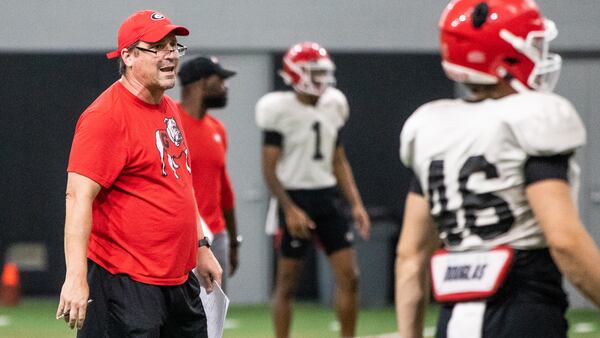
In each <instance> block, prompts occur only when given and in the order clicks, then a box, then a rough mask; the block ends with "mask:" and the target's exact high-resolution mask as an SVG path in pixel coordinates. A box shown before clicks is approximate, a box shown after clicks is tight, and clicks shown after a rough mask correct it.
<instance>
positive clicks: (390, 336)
mask: <svg viewBox="0 0 600 338" xmlns="http://www.w3.org/2000/svg"><path fill="white" fill-rule="evenodd" d="M434 335H435V327H433V326H430V327H426V328H425V329H424V330H423V336H424V337H425V338H432V337H433V336H434ZM357 338H401V337H400V335H399V334H398V333H397V332H391V333H384V334H380V335H377V336H364V337H357Z"/></svg>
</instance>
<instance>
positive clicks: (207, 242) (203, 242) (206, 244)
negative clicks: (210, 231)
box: [198, 237, 210, 248]
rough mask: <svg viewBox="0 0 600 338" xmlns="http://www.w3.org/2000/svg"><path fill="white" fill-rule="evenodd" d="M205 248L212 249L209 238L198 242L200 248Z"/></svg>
mask: <svg viewBox="0 0 600 338" xmlns="http://www.w3.org/2000/svg"><path fill="white" fill-rule="evenodd" d="M203 246H205V247H207V248H210V242H209V241H208V237H204V238H202V239H200V240H198V247H199V248H201V247H203Z"/></svg>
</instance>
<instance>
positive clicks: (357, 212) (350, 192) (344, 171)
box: [333, 145, 371, 239]
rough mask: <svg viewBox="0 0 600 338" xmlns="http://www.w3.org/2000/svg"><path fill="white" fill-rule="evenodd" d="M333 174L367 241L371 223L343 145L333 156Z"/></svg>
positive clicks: (338, 146)
mask: <svg viewBox="0 0 600 338" xmlns="http://www.w3.org/2000/svg"><path fill="white" fill-rule="evenodd" d="M333 174H334V175H335V178H336V180H337V182H338V185H339V187H340V189H341V190H342V193H343V194H344V196H345V197H346V199H347V200H348V202H349V203H350V206H351V207H352V216H353V218H354V221H355V222H356V226H357V227H358V229H359V232H360V235H361V236H362V237H363V238H365V239H367V238H368V237H369V230H370V229H371V221H370V220H369V215H368V214H367V212H366V210H365V208H364V206H363V202H362V199H361V198H360V194H359V193H358V188H356V182H355V181H354V175H353V174H352V168H351V167H350V163H348V159H347V158H346V152H345V151H344V147H343V146H342V145H337V146H336V148H335V153H334V154H333Z"/></svg>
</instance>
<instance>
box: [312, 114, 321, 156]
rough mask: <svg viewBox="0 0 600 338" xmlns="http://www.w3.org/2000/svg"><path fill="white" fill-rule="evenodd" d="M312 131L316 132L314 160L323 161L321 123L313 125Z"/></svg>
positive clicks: (316, 122)
mask: <svg viewBox="0 0 600 338" xmlns="http://www.w3.org/2000/svg"><path fill="white" fill-rule="evenodd" d="M312 130H313V131H314V132H315V154H314V155H313V160H317V161H319V160H322V159H323V154H322V153H321V124H320V123H319V121H315V123H313V125H312Z"/></svg>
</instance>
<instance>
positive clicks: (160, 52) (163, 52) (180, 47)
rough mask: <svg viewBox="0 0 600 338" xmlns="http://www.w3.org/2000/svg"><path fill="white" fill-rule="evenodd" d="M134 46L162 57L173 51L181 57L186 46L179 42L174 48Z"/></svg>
mask: <svg viewBox="0 0 600 338" xmlns="http://www.w3.org/2000/svg"><path fill="white" fill-rule="evenodd" d="M135 48H137V49H139V50H141V51H142V52H148V53H152V54H154V55H156V56H158V57H160V58H164V57H165V56H167V55H169V54H171V53H173V52H175V53H177V56H179V57H182V56H184V55H185V52H186V51H187V47H186V46H184V45H181V44H177V46H176V47H175V49H160V50H154V49H148V48H142V47H138V46H135Z"/></svg>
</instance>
